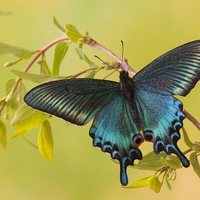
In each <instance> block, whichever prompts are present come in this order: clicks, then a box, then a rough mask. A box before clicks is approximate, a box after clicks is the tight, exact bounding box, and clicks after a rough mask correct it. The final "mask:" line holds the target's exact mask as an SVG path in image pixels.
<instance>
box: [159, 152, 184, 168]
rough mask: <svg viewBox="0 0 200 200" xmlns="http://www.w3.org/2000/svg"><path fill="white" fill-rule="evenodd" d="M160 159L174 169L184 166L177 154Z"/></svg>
mask: <svg viewBox="0 0 200 200" xmlns="http://www.w3.org/2000/svg"><path fill="white" fill-rule="evenodd" d="M160 159H161V161H162V162H163V164H164V165H167V166H169V167H171V168H173V169H179V168H181V167H182V164H181V161H180V160H179V158H178V157H177V156H173V155H168V156H167V157H166V158H164V157H161V158H160Z"/></svg>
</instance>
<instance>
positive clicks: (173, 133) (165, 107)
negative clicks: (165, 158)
mask: <svg viewBox="0 0 200 200" xmlns="http://www.w3.org/2000/svg"><path fill="white" fill-rule="evenodd" d="M135 100H136V102H137V109H138V113H139V118H140V123H141V125H142V130H143V133H144V138H145V140H146V141H150V142H153V143H154V151H155V153H157V154H158V153H160V152H161V151H165V152H166V153H167V154H171V153H174V154H176V155H177V156H178V157H179V159H180V160H181V162H182V164H183V166H185V167H188V166H189V161H188V160H187V158H186V157H185V156H184V154H183V153H182V152H181V151H180V149H179V148H178V146H177V141H178V140H179V139H180V134H179V129H180V128H181V127H182V125H183V123H182V121H183V119H184V118H185V114H184V113H183V106H182V103H181V102H180V101H179V100H177V99H175V98H174V97H173V96H169V95H161V94H156V93H151V92H147V91H143V90H137V91H136V92H135Z"/></svg>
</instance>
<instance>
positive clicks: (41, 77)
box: [10, 69, 70, 83]
mask: <svg viewBox="0 0 200 200" xmlns="http://www.w3.org/2000/svg"><path fill="white" fill-rule="evenodd" d="M10 71H11V72H12V73H13V74H15V75H16V76H18V77H20V78H22V79H24V80H28V81H32V82H35V83H44V82H48V81H55V80H61V79H66V78H69V77H70V76H68V77H65V76H49V75H45V74H32V73H27V72H21V71H18V70H14V69H11V70H10Z"/></svg>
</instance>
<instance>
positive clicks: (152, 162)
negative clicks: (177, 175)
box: [131, 151, 167, 171]
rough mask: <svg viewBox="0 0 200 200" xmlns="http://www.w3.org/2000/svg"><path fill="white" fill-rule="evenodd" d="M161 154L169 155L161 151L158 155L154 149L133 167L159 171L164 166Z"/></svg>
mask: <svg viewBox="0 0 200 200" xmlns="http://www.w3.org/2000/svg"><path fill="white" fill-rule="evenodd" d="M161 156H162V157H167V154H165V153H163V152H161V153H160V154H159V155H157V154H155V153H154V152H153V151H152V152H150V153H148V154H147V155H145V156H144V157H143V159H142V160H140V161H139V162H138V164H134V166H131V167H132V168H135V169H140V170H152V171H157V170H159V169H161V168H162V167H163V163H162V162H161V160H160V157H161Z"/></svg>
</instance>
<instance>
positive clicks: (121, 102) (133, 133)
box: [24, 41, 200, 185]
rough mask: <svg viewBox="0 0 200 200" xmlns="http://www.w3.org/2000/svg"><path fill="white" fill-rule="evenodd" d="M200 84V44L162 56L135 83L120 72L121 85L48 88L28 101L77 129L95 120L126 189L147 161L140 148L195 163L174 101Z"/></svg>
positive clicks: (94, 130) (98, 142)
mask: <svg viewBox="0 0 200 200" xmlns="http://www.w3.org/2000/svg"><path fill="white" fill-rule="evenodd" d="M199 79H200V41H194V42H191V43H187V44H185V45H182V46H180V47H177V48H175V49H173V50H171V51H169V52H167V53H166V54H164V55H162V56H160V57H159V58H157V59H156V60H154V61H153V62H152V63H150V64H149V65H147V66H146V67H145V68H143V69H142V70H141V71H140V72H138V73H137V74H136V75H135V76H134V77H133V78H130V77H129V75H128V73H127V72H125V71H122V72H120V81H119V83H117V82H113V81H107V80H98V79H88V78H86V79H85V78H78V79H69V80H58V81H53V82H49V83H44V84H42V85H39V86H37V87H35V88H33V89H32V90H31V91H29V92H28V94H27V95H26V96H25V98H24V100H25V102H26V103H27V104H28V105H30V106H31V107H33V108H35V109H38V110H41V111H44V112H47V113H50V114H52V115H55V116H57V117H60V118H62V119H64V120H66V121H69V122H71V123H74V124H77V125H84V124H87V123H88V122H89V121H90V120H91V119H92V118H94V120H93V123H92V125H91V128H90V130H89V134H90V136H91V137H92V139H93V145H94V146H96V147H100V148H101V150H102V151H103V152H108V153H110V155H111V157H112V158H113V159H117V160H119V163H120V179H121V183H122V185H127V184H128V178H127V173H126V169H127V166H128V165H133V164H134V160H136V159H139V160H140V159H142V153H141V151H140V150H139V146H140V144H141V143H142V142H143V141H144V140H146V141H149V142H152V143H153V148H154V151H155V153H157V154H158V153H160V152H161V151H165V152H166V153H167V154H171V153H174V154H176V155H177V156H178V157H179V159H180V161H181V162H182V164H183V166H185V167H188V166H189V161H188V159H187V158H186V157H185V156H184V154H183V153H182V152H181V151H180V149H179V148H178V146H177V142H178V140H179V139H180V133H179V130H180V128H181V127H182V126H183V120H184V118H185V114H184V112H183V105H182V103H181V102H180V101H179V100H178V99H176V98H175V97H174V96H173V95H182V96H186V95H187V94H188V93H189V92H190V91H191V89H192V88H193V87H194V86H195V84H196V83H197V81H198V80H199Z"/></svg>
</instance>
